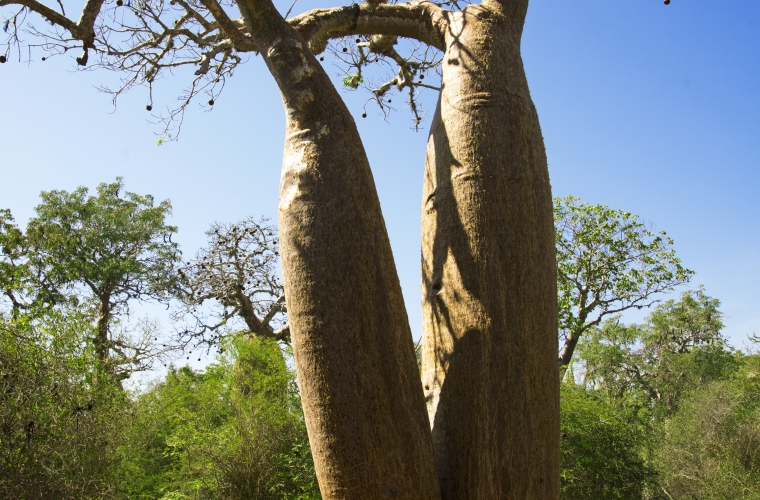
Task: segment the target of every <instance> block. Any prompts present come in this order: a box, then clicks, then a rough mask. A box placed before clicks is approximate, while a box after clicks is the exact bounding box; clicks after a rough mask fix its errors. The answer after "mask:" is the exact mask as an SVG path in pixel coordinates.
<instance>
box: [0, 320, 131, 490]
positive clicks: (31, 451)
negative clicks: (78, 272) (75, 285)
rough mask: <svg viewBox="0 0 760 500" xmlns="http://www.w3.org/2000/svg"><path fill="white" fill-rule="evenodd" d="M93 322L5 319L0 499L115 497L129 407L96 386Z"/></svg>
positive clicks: (0, 332)
mask: <svg viewBox="0 0 760 500" xmlns="http://www.w3.org/2000/svg"><path fill="white" fill-rule="evenodd" d="M92 330H93V326H92V324H91V322H90V317H89V315H87V314H83V313H82V312H80V311H77V310H74V309H69V310H66V311H61V310H55V311H49V312H48V314H46V315H44V316H41V317H37V318H36V319H35V320H34V321H31V320H30V318H29V316H26V315H24V316H17V317H16V318H15V319H14V320H13V321H10V320H8V318H4V317H0V498H19V499H28V500H33V499H34V500H37V499H39V500H41V499H49V498H66V499H89V498H92V499H95V498H98V499H109V498H116V488H115V484H116V481H115V480H116V476H115V475H114V471H115V470H117V464H118V460H117V458H116V457H117V455H116V453H115V452H116V449H117V446H118V443H119V441H120V429H121V428H122V426H123V424H124V423H125V421H126V418H127V416H128V415H127V411H128V408H129V406H130V401H129V399H128V398H127V397H126V394H125V393H124V391H122V390H121V389H120V387H119V385H118V383H117V382H116V381H115V380H113V379H111V378H108V377H102V378H101V380H100V382H99V383H98V385H97V387H96V388H93V387H92V385H91V384H90V383H89V382H90V374H91V372H92V368H93V366H92V365H93V363H94V359H95V358H94V353H93V352H92V344H91V343H88V342H86V341H85V340H84V338H85V337H86V336H87V335H88V334H92Z"/></svg>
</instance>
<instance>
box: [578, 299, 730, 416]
mask: <svg viewBox="0 0 760 500" xmlns="http://www.w3.org/2000/svg"><path fill="white" fill-rule="evenodd" d="M719 306H720V302H719V301H718V300H716V299H713V298H711V297H709V296H707V295H705V293H704V291H703V290H702V289H701V288H700V289H699V290H696V291H688V292H685V293H683V294H682V295H681V299H680V300H679V301H675V300H669V301H667V302H665V303H664V304H661V305H659V306H657V307H656V308H655V310H654V311H653V312H652V314H650V315H649V317H648V318H647V322H646V323H645V324H644V325H623V324H621V323H620V322H619V321H618V320H617V319H613V320H611V321H607V322H605V323H604V324H603V325H602V327H601V328H594V329H591V330H590V331H589V332H588V333H587V336H586V337H585V338H584V339H583V340H582V341H581V343H580V348H579V353H578V354H579V361H580V364H581V365H582V366H583V375H584V381H583V382H584V385H585V386H587V387H589V388H594V389H597V390H600V391H602V392H604V393H605V394H606V395H607V396H608V397H609V398H610V399H614V400H619V401H622V400H625V402H626V404H629V405H633V406H634V407H636V408H637V409H638V410H641V411H646V412H648V413H649V414H650V415H651V416H653V417H655V418H658V419H662V418H664V417H666V416H668V415H670V414H671V413H672V412H673V411H675V410H676V408H677V407H678V402H679V400H680V398H681V397H682V396H683V395H686V394H688V393H689V392H690V391H692V390H693V389H694V388H696V387H699V386H700V385H702V384H706V383H708V382H710V381H712V380H720V379H725V378H727V377H729V376H730V375H731V374H732V373H734V372H735V371H736V369H737V367H738V366H737V362H736V358H735V357H734V354H733V351H732V350H731V349H730V348H729V347H728V346H727V344H726V341H725V338H724V337H723V336H722V334H721V332H720V330H721V328H722V327H723V324H722V323H721V313H720V311H719V309H718V307H719Z"/></svg>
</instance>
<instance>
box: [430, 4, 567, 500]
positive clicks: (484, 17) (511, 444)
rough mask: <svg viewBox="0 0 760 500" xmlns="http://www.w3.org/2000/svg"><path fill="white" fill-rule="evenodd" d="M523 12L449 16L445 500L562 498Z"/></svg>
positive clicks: (442, 407) (436, 226)
mask: <svg viewBox="0 0 760 500" xmlns="http://www.w3.org/2000/svg"><path fill="white" fill-rule="evenodd" d="M526 9H527V3H526V2H508V3H507V5H505V6H503V7H501V6H500V5H499V4H497V3H495V2H494V3H488V2H484V5H483V6H480V5H472V6H470V7H467V8H466V9H464V11H462V12H459V13H454V14H451V15H450V16H449V30H448V32H447V33H446V52H445V54H444V56H443V63H442V66H443V67H442V70H443V78H442V88H441V94H440V99H439V103H438V109H437V110H436V114H435V117H434V118H433V124H432V129H431V132H430V138H429V140H428V148H427V158H426V162H425V178H424V187H423V190H424V193H423V208H422V275H423V276H422V277H423V284H422V294H423V302H422V303H423V331H422V342H423V347H422V371H423V384H424V390H425V397H426V400H427V408H428V413H429V417H430V425H431V427H432V432H433V441H434V445H435V454H436V459H437V463H438V474H439V478H440V484H441V490H442V496H443V498H444V499H446V500H448V499H452V500H453V499H465V498H466V499H482V500H487V499H500V498H520V499H526V498H530V499H550V498H558V497H559V375H558V370H557V361H556V355H557V354H556V353H557V293H556V263H555V246H554V224H553V219H552V217H553V211H552V199H551V189H550V186H549V174H548V168H547V162H546V155H545V149H544V144H543V138H542V136H541V129H540V127H539V124H538V116H537V114H536V110H535V107H534V105H533V102H532V100H531V98H530V93H529V91H528V84H527V81H526V78H525V72H524V69H523V65H522V59H521V56H520V37H521V35H522V26H523V22H524V19H525V14H526Z"/></svg>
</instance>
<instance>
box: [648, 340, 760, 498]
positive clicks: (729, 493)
mask: <svg viewBox="0 0 760 500" xmlns="http://www.w3.org/2000/svg"><path fill="white" fill-rule="evenodd" d="M742 364H743V367H742V369H741V370H740V371H739V372H737V374H736V376H735V377H733V378H732V379H731V380H723V381H715V382H712V383H710V384H707V385H706V386H704V387H703V388H701V389H700V390H699V391H696V392H695V393H694V394H693V395H692V396H691V397H690V398H688V399H687V400H686V401H684V403H683V404H682V405H681V408H680V409H679V411H678V412H677V413H676V414H675V415H674V416H673V417H672V418H671V419H670V420H669V421H668V422H667V423H666V425H665V426H664V429H663V432H662V437H661V439H660V446H659V449H658V453H657V456H656V464H657V466H658V468H659V469H660V470H661V474H662V480H661V484H662V488H663V491H665V492H666V493H667V494H668V495H669V497H670V498H673V499H692V498H699V499H705V500H723V499H729V498H730V499H755V500H757V499H760V384H758V374H760V357H758V356H757V355H755V356H750V357H747V358H744V359H743V360H742Z"/></svg>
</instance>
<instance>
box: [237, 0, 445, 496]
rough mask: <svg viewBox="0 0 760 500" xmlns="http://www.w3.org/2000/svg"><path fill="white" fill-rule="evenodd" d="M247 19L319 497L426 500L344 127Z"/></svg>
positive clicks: (307, 60)
mask: <svg viewBox="0 0 760 500" xmlns="http://www.w3.org/2000/svg"><path fill="white" fill-rule="evenodd" d="M248 5H249V6H250V7H251V8H250V11H249V15H247V16H246V17H247V20H248V22H250V23H252V24H254V26H253V28H254V29H252V30H251V32H252V33H256V37H257V39H256V43H257V45H258V46H259V47H261V49H262V54H263V55H264V57H265V60H266V62H267V65H268V66H269V68H270V71H271V72H272V74H273V75H274V77H275V79H276V80H277V82H278V85H279V87H280V90H281V93H282V97H283V102H284V104H285V111H286V114H287V135H286V143H285V155H284V159H283V172H282V181H281V185H280V203H279V226H280V246H281V249H282V256H283V258H282V266H283V277H284V285H285V291H286V297H287V307H288V316H289V321H290V328H291V338H292V341H293V350H294V355H295V362H296V370H297V373H298V380H299V384H300V388H301V396H302V401H303V406H304V415H305V418H306V425H307V429H308V432H309V441H310V443H311V448H312V453H313V456H314V462H315V466H316V470H317V477H318V479H319V484H320V489H321V492H322V496H323V498H325V499H331V500H332V499H352V500H372V499H384V500H385V499H389V498H397V499H409V500H425V499H438V498H440V493H439V489H438V482H437V475H436V472H435V461H434V458H433V446H432V439H431V434H430V429H429V426H428V422H427V418H426V416H425V404H424V400H423V394H422V387H421V382H420V379H419V375H418V371H417V364H416V360H415V355H414V346H413V342H412V336H411V332H410V329H409V324H408V319H407V316H406V310H405V308H404V303H403V299H402V295H401V288H400V284H399V281H398V277H397V275H396V269H395V265H394V262H393V256H392V253H391V247H390V243H389V240H388V236H387V233H386V229H385V225H384V222H383V217H382V213H381V211H380V203H379V200H378V198H377V193H376V190H375V185H374V181H373V178H372V174H371V171H370V168H369V164H368V161H367V158H366V154H365V152H364V149H363V146H362V143H361V139H360V137H359V134H358V132H357V130H356V125H355V123H354V121H353V119H352V117H351V115H350V114H349V112H348V110H347V109H346V107H345V105H344V104H343V101H342V99H341V98H340V96H339V95H338V93H337V91H336V90H335V88H334V87H333V85H332V83H331V82H330V80H329V78H328V77H327V75H326V74H325V72H324V70H323V69H322V68H321V66H320V65H319V63H318V62H317V61H316V59H315V58H314V56H313V55H312V54H311V53H310V52H309V51H308V50H307V49H306V48H305V44H304V42H303V40H302V39H301V38H300V36H299V35H298V34H297V33H296V32H295V31H294V30H293V29H291V28H290V27H289V26H288V25H287V24H286V23H285V22H284V21H282V19H281V18H279V16H278V15H277V14H276V12H274V13H272V11H273V10H274V9H273V7H270V6H271V4H270V3H269V2H268V1H264V0H260V1H256V2H251V3H249V4H248ZM244 10H245V9H244ZM250 12H254V13H255V14H253V15H250ZM274 16H277V17H276V18H275V17H274ZM262 20H265V21H262ZM280 21H281V22H280ZM256 23H261V26H259V25H258V24H256Z"/></svg>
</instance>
